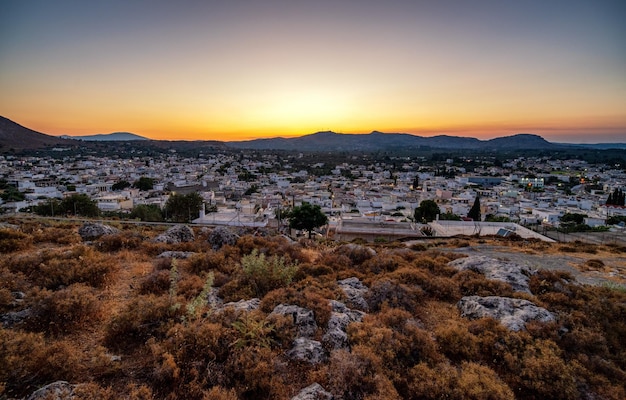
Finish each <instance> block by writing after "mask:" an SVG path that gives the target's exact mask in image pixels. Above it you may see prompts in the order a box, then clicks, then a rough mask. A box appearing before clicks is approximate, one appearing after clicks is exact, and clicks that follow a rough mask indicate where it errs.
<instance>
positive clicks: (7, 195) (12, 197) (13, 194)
mask: <svg viewBox="0 0 626 400" xmlns="http://www.w3.org/2000/svg"><path fill="white" fill-rule="evenodd" d="M0 198H2V200H4V201H22V200H24V199H25V198H26V195H25V194H24V193H22V192H20V191H19V190H17V189H16V188H14V187H13V186H7V187H6V189H4V192H2V194H1V195H0Z"/></svg>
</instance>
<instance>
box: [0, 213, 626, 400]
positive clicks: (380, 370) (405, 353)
mask: <svg viewBox="0 0 626 400" xmlns="http://www.w3.org/2000/svg"><path fill="white" fill-rule="evenodd" d="M138 229H140V230H137V231H134V230H132V229H126V230H124V231H123V233H122V234H120V235H118V236H116V237H114V238H109V239H104V240H100V241H97V243H96V244H94V245H93V247H87V246H84V245H82V244H79V243H76V241H75V236H74V235H75V233H76V230H77V226H73V225H68V224H49V225H46V224H43V223H34V222H33V223H29V224H28V225H26V226H23V227H22V232H23V234H24V235H26V242H28V243H29V244H28V246H27V247H24V248H20V247H19V246H18V247H16V248H14V249H13V250H12V251H11V252H10V253H2V254H0V287H1V288H2V290H0V312H7V311H18V310H22V309H24V308H28V307H31V308H32V309H33V310H34V311H35V312H34V314H33V315H34V316H33V317H31V319H29V320H27V321H25V322H24V323H23V324H21V325H20V324H18V325H16V326H14V327H11V328H0V365H2V368H0V398H4V397H7V398H13V397H15V398H20V397H24V396H27V395H28V394H29V393H31V392H32V391H33V390H34V389H35V388H37V387H39V386H41V385H43V384H46V383H49V382H51V381H54V380H58V379H65V380H69V381H71V382H72V383H83V384H84V385H82V386H80V389H77V393H78V397H79V398H102V399H113V398H121V397H123V398H128V399H149V398H170V399H176V398H185V399H227V400H232V399H236V398H237V399H256V398H273V399H289V398H291V397H292V396H294V395H295V394H296V393H297V392H298V391H299V390H300V389H302V388H303V387H304V386H307V385H309V384H311V383H313V382H318V383H320V384H322V386H324V388H325V389H326V390H328V391H330V392H332V393H333V395H334V396H335V397H336V398H343V399H387V398H389V399H392V398H394V399H397V398H407V399H418V398H420V399H421V398H425V399H428V398H450V399H463V398H474V399H496V398H497V399H500V398H503V399H512V398H517V399H535V398H579V397H587V398H606V399H620V398H624V397H625V396H626V388H625V384H624V382H626V362H625V361H624V360H626V347H625V346H624V343H623V337H624V336H626V322H625V321H626V314H625V310H624V307H623V304H625V302H626V293H624V292H623V291H619V290H614V289H612V288H608V287H604V288H603V287H590V286H585V285H578V284H576V283H575V282H574V281H573V280H572V279H571V276H568V275H566V274H564V273H560V272H554V271H540V272H539V273H538V274H536V275H535V276H533V277H532V279H531V282H530V283H531V289H532V291H533V293H535V294H534V295H524V296H522V297H524V298H527V299H529V300H531V301H534V302H536V303H537V304H539V305H542V306H544V307H546V308H548V309H549V310H550V311H552V312H555V313H556V314H557V315H558V323H553V324H539V323H534V324H529V325H528V330H527V331H522V332H510V331H508V330H506V329H505V328H503V327H502V326H501V325H499V324H497V323H496V322H495V321H493V320H490V319H483V320H476V321H469V320H466V319H464V318H461V316H460V315H459V311H458V309H457V308H456V302H457V301H458V299H459V298H460V296H462V295H466V294H480V295H515V296H519V295H517V294H513V293H512V292H511V289H510V287H508V286H507V285H502V284H498V283H494V282H493V281H489V280H486V279H484V277H482V276H479V275H478V274H475V273H468V272H465V273H463V272H457V271H456V270H454V269H453V268H450V267H448V266H447V263H448V262H449V261H450V260H452V259H454V258H457V257H459V254H456V253H452V252H447V251H446V250H445V248H446V247H448V248H449V247H454V248H458V247H464V246H467V245H469V246H478V245H481V246H493V247H494V248H495V247H498V248H502V249H505V250H503V251H506V252H509V254H513V253H516V254H522V255H529V256H537V257H539V256H543V257H573V258H572V259H573V260H576V261H575V262H574V263H573V264H575V266H576V268H578V269H579V270H580V271H581V273H584V274H595V275H610V274H616V273H617V274H618V275H619V274H620V273H621V274H622V275H623V274H624V271H626V257H625V256H624V254H623V253H620V252H618V251H617V249H616V248H614V247H611V246H578V247H575V246H572V249H570V248H569V247H568V248H567V249H566V250H565V251H566V253H565V254H564V253H563V249H562V248H563V246H564V245H559V244H545V243H536V242H530V243H526V242H521V243H520V242H515V243H513V242H506V241H502V240H499V239H486V240H483V239H481V243H478V241H476V240H475V239H471V238H468V239H451V240H448V241H447V242H446V243H443V242H442V243H440V244H441V245H440V246H438V245H436V243H434V244H431V243H429V244H428V246H414V248H402V247H398V246H379V247H377V248H376V251H377V254H376V255H375V256H374V255H372V254H370V253H369V252H366V251H363V249H354V248H350V247H343V248H341V247H337V248H336V249H335V248H333V247H332V246H331V244H329V243H326V244H324V245H323V246H319V245H314V244H313V243H308V242H306V241H304V242H302V243H295V244H289V243H287V242H286V241H285V240H284V239H282V238H257V237H244V238H242V239H241V240H240V241H239V242H238V243H237V244H236V245H234V246H225V247H224V248H222V249H221V250H220V251H219V252H213V251H212V250H210V249H209V248H208V246H207V245H206V243H205V241H204V239H203V238H202V237H198V239H197V240H196V241H195V242H193V243H188V244H184V245H163V244H154V243H150V242H148V241H146V240H141V241H137V240H136V239H137V238H138V237H139V236H141V237H144V238H150V237H154V236H155V235H156V234H157V233H158V231H157V230H153V229H145V228H138ZM55 237H57V238H59V239H54V238H55ZM29 239H30V242H29ZM255 249H256V250H257V251H259V252H261V253H262V254H265V255H266V256H267V257H268V258H271V257H284V259H285V260H287V261H288V262H293V263H294V264H295V263H296V261H297V265H298V266H299V268H298V271H297V273H295V275H293V277H292V279H293V280H292V281H291V282H290V283H289V284H282V283H281V285H277V286H276V287H273V286H272V287H269V289H273V290H269V289H268V290H269V291H268V293H267V294H265V293H261V295H264V296H263V298H262V300H261V307H260V309H259V310H256V311H254V312H252V313H248V314H246V313H242V312H237V311H234V310H227V311H223V312H216V311H215V310H213V309H211V308H210V307H208V306H200V307H201V309H200V310H199V312H198V313H197V317H194V318H189V317H187V316H186V314H185V309H186V308H185V306H186V305H187V304H188V303H189V302H191V301H192V299H194V298H195V296H197V295H198V294H199V293H200V291H201V290H202V286H203V284H204V282H205V279H206V277H207V275H208V274H209V273H213V274H214V276H215V281H214V286H215V287H216V288H217V289H218V290H219V292H218V293H220V294H221V295H222V296H223V297H226V298H227V299H229V300H239V298H238V296H241V295H245V296H248V297H247V298H249V297H252V295H253V294H255V293H256V292H255V290H254V287H253V286H252V284H253V283H254V282H253V281H252V280H250V279H248V280H246V279H245V277H244V275H243V272H242V269H241V265H240V262H241V260H242V258H243V257H244V256H247V255H248V254H250V253H251V252H252V250H255ZM164 250H189V251H196V252H199V254H198V255H197V256H195V257H194V258H192V259H189V260H180V261H178V262H177V275H176V279H175V281H176V288H177V290H176V292H175V293H172V291H171V287H172V286H171V285H172V274H171V273H170V269H171V267H172V263H171V260H164V261H159V260H157V259H156V258H155V256H156V255H157V254H158V253H159V252H161V251H164ZM570 250H576V251H570ZM616 271H617V272H616ZM99 272H105V274H106V277H105V278H103V277H102V276H101V274H99ZM259 273H260V274H262V273H263V271H261V272H259ZM352 276H357V277H359V278H360V279H361V280H362V281H363V282H364V283H365V284H366V285H367V286H368V287H370V291H369V294H368V295H367V296H366V300H367V301H368V305H369V308H370V311H369V312H368V314H367V316H366V317H365V318H364V319H363V321H362V322H360V323H353V324H351V325H349V328H348V334H349V341H350V345H351V348H350V349H348V350H335V351H332V352H329V353H328V361H327V362H324V363H321V364H319V365H316V366H314V365H309V364H306V363H300V362H294V361H291V360H289V359H288V358H287V357H286V356H285V351H286V350H288V349H289V348H290V346H291V342H292V340H293V338H294V335H295V328H294V322H293V321H292V320H290V319H289V318H286V317H277V318H267V315H268V314H269V312H270V311H271V310H272V309H273V308H274V307H275V306H276V305H278V304H296V305H299V306H301V307H306V308H309V309H311V310H313V311H314V316H315V321H316V323H317V326H318V330H317V332H315V335H314V336H315V338H316V339H321V336H322V334H323V333H324V327H325V326H326V324H327V323H328V321H329V319H330V317H331V310H330V306H329V303H328V300H329V299H337V300H341V299H343V298H344V297H345V295H344V294H343V292H342V291H341V290H340V289H339V288H338V286H337V283H336V281H337V280H338V279H343V278H347V277H352ZM256 278H258V279H259V280H260V279H263V278H264V277H263V276H262V275H261V276H258V277H256ZM16 291H21V292H24V293H26V299H25V300H24V302H23V303H19V304H18V303H16V302H15V301H14V298H13V293H14V292H16ZM59 316H65V318H64V320H65V321H63V322H62V321H60V320H58V318H57V317H59ZM237 321H248V322H247V324H243V325H242V324H241V323H239V324H237V323H236V322H237ZM81 396H82V397H81Z"/></svg>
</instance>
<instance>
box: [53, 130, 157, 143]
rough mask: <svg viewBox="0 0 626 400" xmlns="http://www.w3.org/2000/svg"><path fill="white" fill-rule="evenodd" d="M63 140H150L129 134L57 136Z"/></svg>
mask: <svg viewBox="0 0 626 400" xmlns="http://www.w3.org/2000/svg"><path fill="white" fill-rule="evenodd" d="M59 137H61V138H63V139H74V140H85V141H88V142H118V141H128V140H150V139H148V138H146V137H143V136H139V135H135V134H134V133H130V132H113V133H99V134H96V135H83V136H70V135H63V136H59Z"/></svg>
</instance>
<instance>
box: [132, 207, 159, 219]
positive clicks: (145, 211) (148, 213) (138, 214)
mask: <svg viewBox="0 0 626 400" xmlns="http://www.w3.org/2000/svg"><path fill="white" fill-rule="evenodd" d="M130 217H131V218H139V219H140V220H142V221H148V222H160V221H163V213H162V212H161V208H159V206H157V205H155V204H139V205H138V206H135V207H134V208H133V210H132V211H131V212H130Z"/></svg>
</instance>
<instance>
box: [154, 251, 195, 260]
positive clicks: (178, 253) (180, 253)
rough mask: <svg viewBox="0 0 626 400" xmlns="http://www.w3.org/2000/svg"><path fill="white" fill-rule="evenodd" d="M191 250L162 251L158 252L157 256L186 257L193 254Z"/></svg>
mask: <svg viewBox="0 0 626 400" xmlns="http://www.w3.org/2000/svg"><path fill="white" fill-rule="evenodd" d="M195 254H196V253H194V252H193V251H164V252H163V253H161V254H159V255H158V256H157V258H178V259H186V258H189V257H191V256H193V255H195Z"/></svg>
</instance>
